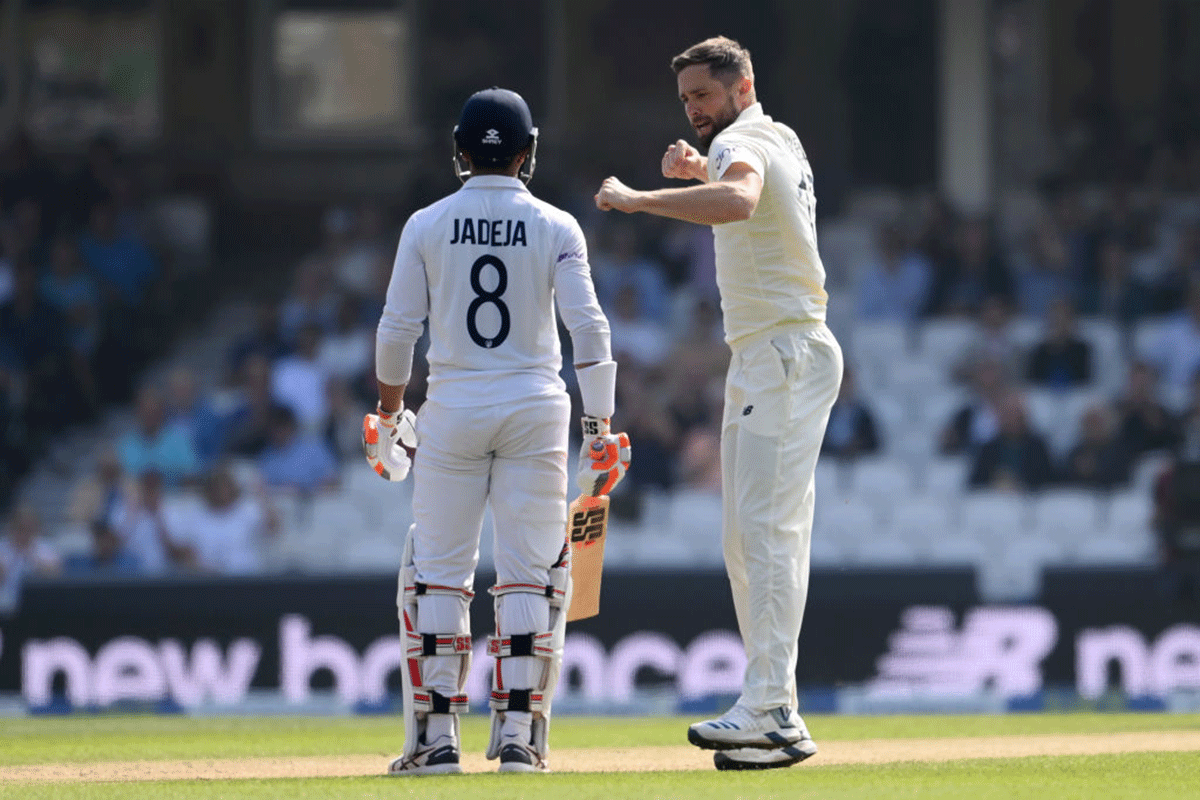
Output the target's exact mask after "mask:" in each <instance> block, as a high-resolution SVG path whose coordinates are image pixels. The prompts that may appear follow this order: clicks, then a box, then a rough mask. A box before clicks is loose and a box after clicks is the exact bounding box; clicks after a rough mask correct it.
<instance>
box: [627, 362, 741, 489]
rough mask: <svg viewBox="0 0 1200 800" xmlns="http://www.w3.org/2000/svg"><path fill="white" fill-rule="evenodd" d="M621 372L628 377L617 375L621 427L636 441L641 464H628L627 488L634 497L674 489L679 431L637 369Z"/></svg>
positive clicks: (631, 439)
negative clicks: (649, 490) (648, 492)
mask: <svg viewBox="0 0 1200 800" xmlns="http://www.w3.org/2000/svg"><path fill="white" fill-rule="evenodd" d="M622 371H623V372H628V373H631V374H629V375H619V376H618V380H619V382H620V399H619V401H618V402H619V403H620V408H621V424H622V425H623V426H624V427H625V430H626V432H628V434H629V438H630V441H636V442H638V453H639V458H640V459H641V462H642V464H641V466H637V465H634V464H632V463H631V464H630V467H629V487H630V489H631V490H632V491H633V492H634V494H635V495H640V494H642V493H643V492H645V491H646V490H648V489H656V490H659V491H663V492H668V491H670V490H671V489H672V488H673V487H674V486H675V478H676V470H677V463H676V462H677V460H678V449H679V429H678V427H677V426H676V424H675V420H674V419H672V418H671V415H670V414H669V413H668V412H667V410H666V409H665V408H664V407H663V405H662V403H661V402H659V400H658V398H657V397H655V396H654V394H653V392H652V391H651V387H649V386H647V384H646V382H645V381H644V380H639V379H638V378H639V376H638V375H637V373H636V370H625V369H624V368H622ZM714 460H719V459H717V458H714Z"/></svg>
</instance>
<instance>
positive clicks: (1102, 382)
mask: <svg viewBox="0 0 1200 800" xmlns="http://www.w3.org/2000/svg"><path fill="white" fill-rule="evenodd" d="M1079 335H1080V337H1082V338H1083V339H1084V340H1085V341H1086V342H1088V343H1089V344H1090V345H1091V346H1092V380H1093V386H1095V388H1097V389H1099V390H1100V391H1103V392H1104V393H1105V394H1107V395H1109V396H1111V395H1113V394H1115V393H1116V392H1118V391H1119V390H1120V388H1121V385H1122V383H1123V382H1124V380H1125V373H1126V369H1127V367H1128V359H1127V358H1126V356H1125V348H1124V345H1123V344H1122V341H1121V332H1120V331H1119V330H1118V329H1117V326H1116V324H1115V323H1114V322H1113V321H1112V320H1109V319H1105V318H1103V317H1089V318H1087V319H1082V320H1080V321H1079Z"/></svg>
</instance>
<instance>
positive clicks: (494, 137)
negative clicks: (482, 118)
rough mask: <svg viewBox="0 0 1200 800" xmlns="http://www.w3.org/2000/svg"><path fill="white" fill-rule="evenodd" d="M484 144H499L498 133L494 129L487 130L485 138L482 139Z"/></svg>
mask: <svg viewBox="0 0 1200 800" xmlns="http://www.w3.org/2000/svg"><path fill="white" fill-rule="evenodd" d="M483 143H484V144H501V141H500V131H498V130H496V129H495V128H488V132H487V136H484V137H483Z"/></svg>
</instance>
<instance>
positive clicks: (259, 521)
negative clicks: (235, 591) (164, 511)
mask: <svg viewBox="0 0 1200 800" xmlns="http://www.w3.org/2000/svg"><path fill="white" fill-rule="evenodd" d="M277 530H278V520H277V519H276V518H275V516H274V515H273V514H272V513H270V511H269V508H268V506H267V505H266V504H265V503H264V502H262V500H261V499H260V498H255V497H247V496H245V495H243V494H242V492H241V490H240V488H239V487H238V485H237V482H236V481H235V480H234V479H233V475H232V474H230V472H229V469H228V468H227V467H225V466H217V467H216V468H214V469H213V470H212V471H211V472H210V473H209V474H208V475H207V477H205V479H204V503H203V504H202V505H200V506H199V507H196V508H193V509H191V513H190V514H187V515H186V516H185V517H184V518H183V519H182V520H181V521H180V523H179V536H180V538H181V539H182V540H183V541H186V542H187V543H188V544H189V545H190V546H191V547H192V548H193V549H194V551H195V553H196V563H195V565H196V568H197V569H198V570H200V571H202V572H211V573H216V574H219V575H249V574H254V573H257V572H261V571H262V544H263V539H264V538H265V537H266V536H267V535H269V534H271V533H274V532H276V531H277Z"/></svg>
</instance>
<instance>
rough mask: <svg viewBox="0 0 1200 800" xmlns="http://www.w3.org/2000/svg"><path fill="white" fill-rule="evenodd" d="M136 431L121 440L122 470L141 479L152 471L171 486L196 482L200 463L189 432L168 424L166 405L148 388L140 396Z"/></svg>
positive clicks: (160, 397) (156, 390) (136, 405)
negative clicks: (143, 474) (140, 476)
mask: <svg viewBox="0 0 1200 800" xmlns="http://www.w3.org/2000/svg"><path fill="white" fill-rule="evenodd" d="M134 415H135V423H134V428H133V430H131V431H129V432H128V433H126V434H125V435H124V436H123V437H121V442H120V444H119V445H118V453H119V454H120V457H121V466H122V468H123V469H124V470H125V471H126V472H127V473H129V474H130V475H134V476H138V475H141V474H142V473H144V472H146V471H149V470H153V471H155V472H156V473H161V475H162V478H163V480H164V481H166V483H167V485H168V486H178V485H179V484H181V483H183V482H184V481H188V480H191V479H192V478H194V477H195V476H196V474H197V472H198V471H199V468H200V463H199V459H197V457H196V449H195V447H194V446H193V444H192V437H191V435H190V434H189V433H188V431H187V429H186V428H185V427H183V426H182V425H180V424H179V423H174V422H168V421H167V417H166V404H165V403H164V401H163V397H162V395H161V394H160V393H159V391H158V389H157V388H155V387H153V386H149V385H147V386H145V387H143V388H142V390H141V391H140V392H139V393H138V397H137V401H136V403H135V408H134Z"/></svg>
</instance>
